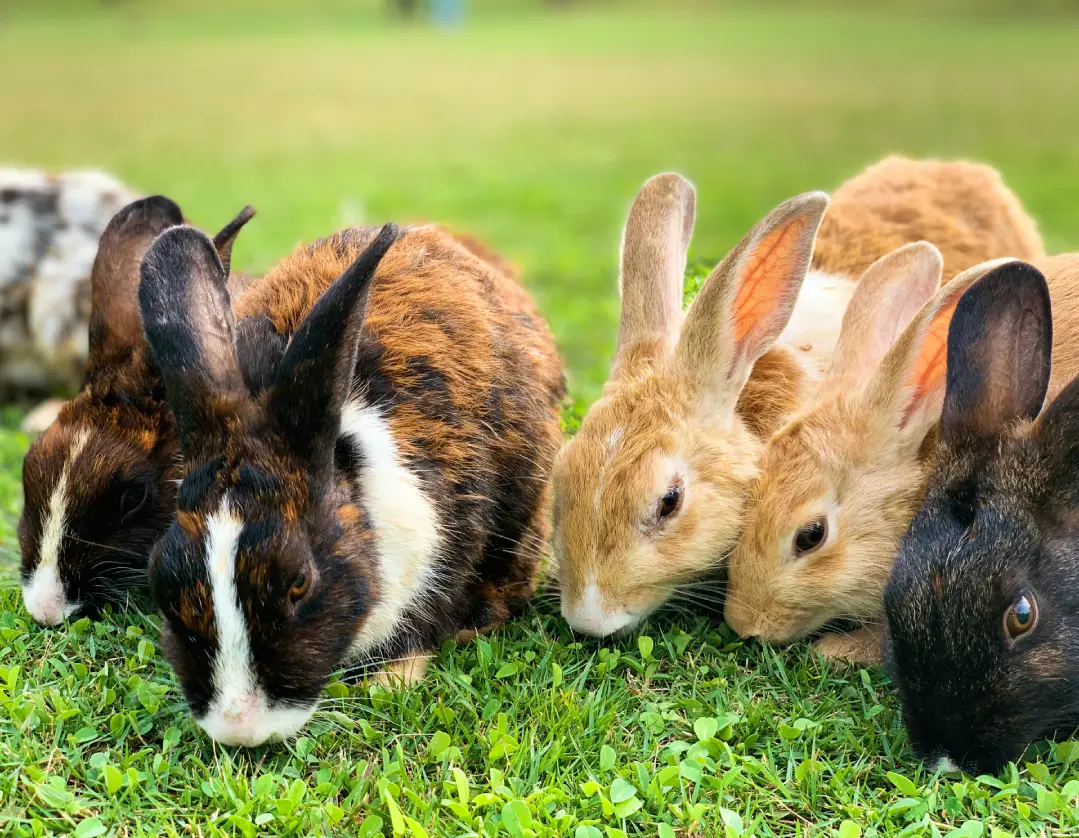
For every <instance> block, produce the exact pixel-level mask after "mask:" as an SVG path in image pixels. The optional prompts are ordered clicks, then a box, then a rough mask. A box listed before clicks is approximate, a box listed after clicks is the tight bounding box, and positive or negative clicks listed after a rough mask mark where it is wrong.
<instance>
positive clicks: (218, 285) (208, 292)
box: [139, 227, 247, 455]
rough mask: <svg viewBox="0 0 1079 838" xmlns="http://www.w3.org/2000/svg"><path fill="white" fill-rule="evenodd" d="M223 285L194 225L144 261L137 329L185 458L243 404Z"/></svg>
mask: <svg viewBox="0 0 1079 838" xmlns="http://www.w3.org/2000/svg"><path fill="white" fill-rule="evenodd" d="M225 281H226V277H225V270H224V267H223V266H222V264H221V260H220V259H219V258H218V256H217V250H216V249H215V248H214V244H213V242H212V241H210V239H209V237H208V236H206V234H205V233H203V232H201V231H199V230H196V229H195V228H194V227H174V228H172V229H170V230H166V231H165V232H164V233H162V234H161V235H160V236H158V237H157V239H156V240H155V241H154V243H153V245H152V246H151V247H150V249H149V250H148V251H147V252H146V257H145V258H144V259H143V260H142V281H141V282H140V283H139V308H140V309H141V311H142V324H143V328H144V329H145V331H146V339H147V341H148V342H149V344H150V352H151V354H152V356H153V359H154V362H155V363H156V364H157V366H158V368H159V369H160V370H161V374H162V377H163V378H164V380H165V389H166V392H167V394H168V401H169V407H170V408H171V409H172V412H173V414H174V415H175V416H176V422H177V425H178V427H179V431H180V445H181V448H182V449H183V452H184V454H185V455H188V454H190V453H191V452H192V451H193V450H194V446H196V445H197V444H198V442H199V440H200V439H201V438H202V437H203V436H207V435H214V434H216V433H219V432H221V431H222V429H223V422H224V421H225V420H226V419H227V418H228V417H230V416H232V415H234V414H235V411H236V408H237V406H238V405H239V403H240V402H242V401H244V400H245V399H246V398H247V395H246V391H245V389H244V385H243V377H242V376H241V375H240V367H239V363H238V362H237V360H236V347H235V344H234V339H233V317H232V308H231V306H230V304H229V295H228V290H227V289H226V287H225Z"/></svg>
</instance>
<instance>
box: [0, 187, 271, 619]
mask: <svg viewBox="0 0 1079 838" xmlns="http://www.w3.org/2000/svg"><path fill="white" fill-rule="evenodd" d="M253 213H254V210H252V209H251V208H250V207H248V208H245V209H244V211H243V212H241V213H240V215H238V216H237V217H236V219H235V220H234V221H232V222H231V223H230V224H229V225H227V226H226V227H225V228H224V229H223V230H222V231H221V232H220V233H219V234H218V236H217V238H216V241H217V246H218V248H219V250H220V253H221V255H222V258H223V259H224V260H225V261H226V262H228V261H229V256H230V254H231V251H232V244H233V241H234V239H235V236H236V234H237V233H238V232H239V230H240V228H241V227H242V226H243V225H244V224H245V223H246V222H247V221H248V219H250V217H251V216H252V215H253ZM182 223H183V216H182V215H181V212H180V208H179V207H178V206H177V205H176V204H175V203H173V202H172V201H170V200H169V199H168V198H164V197H162V196H160V195H158V196H154V197H150V198H144V199H142V200H138V201H135V202H133V203H131V204H128V205H127V206H126V207H124V208H123V209H121V210H120V211H119V212H118V213H117V214H116V215H115V216H114V217H113V218H112V220H111V221H110V222H109V224H108V226H107V227H106V229H105V232H104V233H103V234H102V236H101V241H100V244H99V247H98V249H97V254H96V258H95V259H94V266H93V270H92V272H91V278H90V285H91V314H90V321H89V333H90V354H89V360H88V362H87V365H86V372H85V377H84V382H83V386H82V390H81V391H80V392H79V394H78V395H77V396H76V397H75V398H74V399H72V400H71V401H70V402H68V403H67V404H66V405H65V406H64V407H63V408H62V409H61V411H60V413H59V415H58V417H57V418H56V420H55V421H54V422H53V423H52V424H51V425H50V426H49V427H48V428H47V429H46V430H45V432H44V433H43V434H42V435H41V436H40V437H38V438H37V439H36V440H35V441H34V443H33V444H32V445H31V446H30V450H29V451H28V452H27V454H26V458H25V460H24V461H23V496H24V505H23V512H22V517H21V519H20V521H19V530H18V531H19V545H20V549H21V553H22V592H23V602H24V603H25V605H26V608H27V610H28V611H29V612H30V615H31V616H32V617H33V618H34V619H35V620H36V621H37V622H39V623H42V624H43V625H58V624H60V623H61V622H63V621H64V620H65V619H67V618H69V617H72V616H78V615H82V614H90V615H93V614H95V613H96V612H97V611H98V610H99V609H100V608H101V606H102V605H104V604H105V603H106V602H109V601H118V600H120V599H122V598H123V596H124V595H125V593H126V592H127V591H128V590H130V588H131V587H133V586H135V585H138V584H141V583H143V582H144V581H145V572H146V563H147V561H148V558H149V554H150V547H151V546H152V545H153V543H154V541H155V540H156V539H157V538H158V536H160V535H161V533H162V532H163V531H164V530H165V527H166V526H168V522H169V520H170V519H171V516H172V510H173V507H174V505H175V504H174V498H175V491H176V489H175V480H176V478H178V477H179V467H180V460H179V447H178V444H177V441H176V431H175V426H174V423H173V420H172V416H171V414H170V413H169V410H168V406H167V405H166V403H165V392H164V387H163V385H162V383H161V380H160V376H159V375H158V373H157V371H156V369H155V368H154V366H153V364H152V362H151V361H150V359H149V356H148V354H147V347H146V342H145V338H144V337H143V333H142V325H141V323H140V320H139V311H138V302H137V299H136V295H137V293H138V282H139V264H140V262H141V260H142V256H143V254H144V253H145V252H146V249H147V248H148V247H149V246H150V244H151V242H152V241H153V240H154V237H155V236H156V235H157V234H158V233H160V232H161V231H162V230H165V229H167V228H169V227H172V226H175V225H178V224H182Z"/></svg>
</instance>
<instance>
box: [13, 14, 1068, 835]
mask: <svg viewBox="0 0 1079 838" xmlns="http://www.w3.org/2000/svg"><path fill="white" fill-rule="evenodd" d="M181 5H182V4H180V3H178V2H168V3H166V2H164V0H163V1H162V2H161V3H158V4H154V3H151V4H129V5H128V6H126V7H121V9H120V10H119V11H98V10H97V7H96V6H92V4H89V3H88V2H70V3H68V4H67V6H68V7H69V9H68V12H67V14H65V16H64V17H63V18H62V19H56V18H52V19H50V18H49V17H48V16H46V15H44V14H43V13H42V11H41V7H40V5H35V4H33V3H17V4H16V7H13V8H12V9H10V10H8V11H7V12H5V11H3V10H0V79H3V80H4V82H3V84H2V85H0V161H2V162H3V163H18V164H33V165H40V166H45V167H49V168H60V167H67V166H82V165H94V166H101V167H104V168H106V169H108V170H110V171H112V172H114V173H116V174H117V175H119V176H120V177H122V178H124V179H126V180H127V181H129V182H130V183H131V184H133V185H134V186H136V187H137V188H139V189H142V190H145V191H155V192H163V193H166V194H168V195H170V196H172V197H173V198H175V199H176V200H177V201H178V202H179V203H180V204H181V206H183V207H184V209H185V211H186V212H187V214H188V215H189V216H190V217H191V218H192V219H194V220H195V221H196V222H198V223H201V224H204V225H205V226H207V227H214V226H215V225H219V224H221V223H222V222H223V221H225V220H226V219H228V218H230V217H231V216H232V214H233V213H234V212H235V211H236V210H238V209H239V208H240V207H241V206H243V205H244V204H245V203H253V204H254V205H256V206H257V207H258V209H259V216H258V218H257V219H256V220H255V221H254V222H253V223H252V224H251V225H250V226H249V228H247V229H245V231H244V233H243V235H242V236H241V238H240V241H239V244H238V246H237V249H236V255H235V259H234V262H235V263H236V264H237V265H238V266H240V267H242V268H246V269H251V270H262V269H265V268H267V267H268V266H270V265H272V264H273V262H274V261H275V260H276V259H278V258H280V257H281V256H283V255H284V254H285V253H286V252H288V250H289V249H290V248H291V247H292V246H293V245H294V244H296V243H297V242H299V241H301V240H305V239H310V238H312V237H316V236H320V235H323V234H325V233H328V232H329V231H331V230H333V229H335V228H338V227H341V226H344V225H347V224H350V223H357V222H366V221H370V222H376V221H381V220H384V219H391V218H392V219H395V220H399V221H409V220H426V219H430V220H438V221H442V222H446V223H448V224H451V225H453V226H456V227H459V228H461V229H467V230H470V231H473V232H475V233H477V234H479V235H480V236H482V237H483V238H485V239H487V240H489V241H490V242H491V243H492V244H493V245H494V246H495V247H497V248H498V249H499V250H501V251H503V252H505V253H506V254H508V255H509V256H510V257H511V258H512V259H513V260H514V261H515V262H516V263H517V264H519V265H520V267H521V269H522V271H523V275H524V277H525V282H526V284H527V285H528V286H529V287H530V288H531V289H532V290H533V292H534V293H535V295H536V296H537V298H538V300H539V301H540V303H541V305H542V307H543V309H544V311H545V312H546V313H547V315H548V317H549V319H550V321H551V323H552V326H553V328H554V331H555V333H556V335H557V338H558V340H559V344H560V346H561V348H562V350H563V351H564V354H565V357H566V361H567V365H568V368H569V373H570V384H571V390H572V393H573V396H574V398H575V400H576V401H577V402H578V404H579V405H581V406H584V405H587V403H588V402H589V401H591V400H592V399H594V398H595V397H596V396H597V394H598V392H599V389H600V387H601V386H602V383H603V381H604V378H605V375H606V370H607V360H608V358H609V356H610V353H611V351H612V348H613V338H614V334H615V325H616V319H617V295H616V291H615V277H616V258H617V245H618V236H619V231H620V227H621V224H622V221H623V219H624V214H625V210H626V208H627V206H628V202H629V200H630V199H631V197H632V195H633V194H634V192H635V190H636V188H637V187H638V186H639V185H640V183H641V182H642V181H643V180H644V179H645V178H646V177H647V176H648V175H650V174H652V173H654V172H656V171H659V170H663V169H675V170H678V171H681V172H683V173H684V174H686V175H687V176H689V177H690V178H691V179H692V180H693V181H694V182H695V183H696V185H697V187H698V191H699V206H698V225H697V234H696V239H695V242H694V246H693V249H692V251H691V258H692V259H693V261H694V263H695V264H698V265H699V264H705V263H710V262H714V261H716V260H718V259H719V258H720V257H721V256H722V255H723V254H724V253H725V252H726V250H727V249H728V248H729V247H730V246H731V245H733V244H734V243H735V242H736V241H737V239H738V238H739V237H740V236H741V234H742V233H743V232H745V231H746V230H747V229H748V228H749V227H750V226H751V225H752V223H753V222H754V221H755V220H756V219H757V218H758V217H760V216H761V215H763V214H764V213H765V212H766V211H767V210H768V209H769V208H770V207H771V206H773V205H774V204H775V203H777V202H778V201H780V200H782V199H783V198H786V197H789V196H790V195H793V194H795V193H798V192H802V191H805V190H808V189H816V188H823V189H828V188H831V187H833V186H834V185H836V184H837V183H838V182H839V181H841V180H842V179H843V178H844V177H846V176H848V175H851V174H853V173H854V172H855V171H856V170H857V169H859V168H860V167H861V166H863V165H865V164H866V163H868V162H871V161H872V160H874V159H876V158H877V157H879V156H881V155H882V154H884V153H887V152H892V151H902V152H905V153H908V154H912V155H930V154H934V155H941V156H967V157H973V158H979V159H983V160H986V161H989V162H991V163H993V164H995V165H996V166H998V167H999V168H1000V169H1001V170H1002V171H1003V173H1004V175H1005V178H1006V180H1007V181H1008V183H1009V184H1010V185H1011V186H1012V187H1013V188H1015V190H1016V191H1017V192H1018V193H1019V194H1020V196H1021V197H1022V199H1023V200H1024V202H1025V203H1026V204H1027V206H1028V208H1029V209H1030V210H1031V211H1032V213H1033V214H1034V215H1035V216H1036V217H1037V219H1038V220H1039V222H1040V224H1041V227H1042V230H1043V233H1044V235H1045V238H1046V241H1047V244H1048V245H1049V247H1050V249H1052V250H1064V249H1068V248H1075V249H1079V199H1077V198H1076V187H1075V185H1076V184H1077V183H1079V140H1077V139H1076V138H1079V110H1077V109H1076V108H1075V106H1074V105H1075V100H1076V95H1077V93H1079V82H1077V79H1079V54H1077V52H1076V50H1075V45H1076V43H1079V24H1076V23H1074V22H1070V21H1068V20H1066V19H1061V18H1045V19H1039V20H1017V19H1006V18H1001V19H993V20H974V19H969V18H962V17H941V18H935V19H933V18H909V19H901V18H895V17H887V16H883V15H877V16H865V17H861V18H852V17H849V16H841V15H838V14H835V13H826V12H814V13H809V12H804V13H796V12H794V11H792V10H793V9H794V8H797V7H795V6H792V5H790V4H784V5H782V6H780V7H779V8H780V9H781V10H782V11H774V12H772V13H767V12H765V11H760V10H758V11H753V10H750V9H748V8H745V7H736V8H732V9H731V10H729V11H726V12H721V11H718V10H716V9H712V10H710V11H704V9H708V8H709V5H708V4H703V3H699V4H695V11H686V12H674V11H660V10H659V6H658V4H653V5H652V7H651V10H649V9H648V8H646V7H643V6H638V5H634V6H630V7H623V6H622V5H621V4H618V3H615V2H613V0H604V2H596V3H594V4H587V3H581V4H580V9H579V10H576V11H571V12H567V13H560V14H550V13H546V12H543V11H540V10H538V9H537V8H532V7H535V6H539V5H540V4H538V3H523V2H522V3H520V4H519V5H520V6H521V8H520V9H518V10H517V13H515V14H510V13H508V12H506V11H505V10H504V9H502V10H500V8H499V5H498V4H496V3H493V2H486V3H483V2H480V3H477V4H476V5H477V9H476V19H475V20H474V21H473V23H472V24H471V25H470V26H469V28H467V29H466V30H464V31H460V32H454V33H437V32H431V31H428V30H426V29H424V28H421V27H417V28H406V27H401V26H396V25H394V26H389V25H387V24H386V23H385V22H384V21H383V20H382V19H381V18H380V16H379V15H378V14H377V12H376V10H375V9H374V8H373V6H375V5H377V4H374V3H372V2H367V3H358V4H356V8H352V7H351V6H350V4H348V3H344V2H324V3H321V4H319V11H318V13H312V14H307V15H302V14H300V13H299V12H297V11H296V6H297V4H296V3H291V4H290V3H289V2H284V0H273V1H272V2H267V3H254V2H252V0H232V2H230V3H227V4H223V5H224V8H223V9H221V8H217V9H215V8H214V4H211V3H208V2H200V3H198V4H195V7H194V8H193V9H186V10H185V11H183V12H179V11H175V12H173V13H171V14H169V13H166V12H163V11H161V10H160V9H157V7H158V6H160V7H161V8H166V9H167V8H173V9H179V8H180V7H181ZM125 8H126V11H125V10H124V9H125ZM17 425H18V412H17V411H14V410H9V411H7V412H6V413H0V562H2V563H3V567H4V571H5V572H4V578H6V579H8V580H9V583H8V585H7V586H6V587H4V589H3V590H2V592H0V829H2V830H3V832H4V833H5V834H16V835H43V834H48V833H52V832H65V831H74V832H75V834H76V835H79V836H81V838H93V836H98V835H106V834H110V835H124V836H126V835H147V836H150V835H157V834H169V835H197V836H209V835H219V834H227V835H236V836H243V838H248V836H252V835H255V834H258V833H263V832H265V833H280V834H288V835H308V834H340V835H367V836H371V835H377V834H383V835H387V836H388V835H391V834H404V835H417V836H422V835H431V836H435V835H439V836H441V835H475V834H484V835H496V834H503V835H529V834H536V835H575V836H577V838H605V837H606V836H612V837H613V836H620V835H622V834H623V833H625V834H629V835H636V834H641V835H656V834H659V835H661V836H674V835H682V836H688V835H706V836H710V835H724V834H726V835H731V836H734V835H740V834H744V835H750V834H755V835H759V836H765V835H811V834H812V835H818V834H821V835H835V834H838V835H839V836H841V837H842V838H855V836H858V835H864V836H869V835H882V836H883V835H923V834H924V835H937V834H940V835H947V834H949V833H950V832H951V831H952V830H955V829H959V830H960V831H959V832H958V833H957V834H959V835H962V836H970V837H971V838H973V836H978V835H985V836H987V838H988V836H990V835H994V836H996V835H1007V834H1011V835H1030V834H1060V835H1063V834H1068V833H1071V834H1076V833H1079V808H1077V796H1079V742H1064V743H1060V744H1057V745H1049V744H1042V745H1039V746H1035V747H1034V748H1033V749H1032V752H1031V754H1030V759H1031V762H1030V763H1029V764H1028V763H1024V764H1022V765H1020V766H1018V767H1017V768H1016V769H1015V770H1012V771H1009V772H1007V773H1005V774H1004V775H1002V776H1001V777H997V778H992V777H980V778H960V777H941V776H937V775H933V774H930V773H927V772H926V770H925V768H924V767H923V766H921V765H920V764H919V763H918V761H917V760H916V759H915V758H914V757H913V755H912V754H911V753H910V751H909V750H908V748H907V743H906V737H905V735H904V733H903V731H902V727H901V720H900V717H899V713H898V705H897V702H896V701H895V698H894V696H893V695H892V691H891V689H890V687H889V684H888V681H887V679H886V678H885V677H884V675H883V674H882V673H880V672H877V671H873V670H865V669H858V668H848V667H843V666H837V665H832V664H828V663H826V662H824V661H823V660H822V659H820V658H818V657H817V656H815V655H814V654H813V653H811V652H810V651H809V650H808V649H806V648H804V647H795V648H789V649H770V648H762V647H760V646H744V645H742V644H741V643H739V642H737V641H736V639H735V638H734V637H733V635H732V634H731V633H730V632H729V631H728V630H727V629H726V627H725V626H723V625H722V624H721V622H720V620H719V618H718V617H717V616H716V615H715V614H708V613H703V612H702V611H701V609H700V605H701V603H702V602H706V601H714V600H715V597H716V592H715V591H714V590H710V589H707V588H702V589H701V590H700V591H698V592H696V593H695V594H694V598H693V600H692V601H688V600H687V601H685V602H682V603H680V604H678V605H676V606H675V607H672V608H671V609H669V610H668V611H665V612H664V613H662V614H661V615H659V616H658V617H657V618H655V619H653V620H652V621H650V622H649V623H648V624H647V625H645V626H644V627H643V628H642V629H641V631H640V632H639V633H638V634H635V635H633V636H630V637H626V638H621V639H618V640H616V641H611V642H606V643H597V642H595V641H591V640H589V641H584V642H581V641H578V640H576V639H575V638H574V637H573V636H572V635H571V634H570V633H569V631H568V630H567V628H566V627H565V625H564V624H563V623H562V622H561V621H560V619H559V617H558V613H557V606H556V604H555V603H553V602H552V601H550V599H549V598H542V597H541V598H540V599H538V600H537V602H536V604H535V607H534V608H533V609H532V610H530V611H529V612H528V613H526V614H525V615H524V616H523V617H522V618H521V619H519V620H518V621H517V622H516V623H514V624H513V625H511V626H509V627H507V628H506V630H504V631H502V632H500V633H499V634H498V635H497V636H495V637H493V638H491V639H490V640H489V641H488V640H480V641H477V642H476V643H474V644H471V645H467V646H460V647H456V646H454V645H453V644H447V645H446V647H445V648H444V649H443V650H442V653H441V654H440V656H439V657H438V659H437V661H436V662H435V665H434V666H432V668H431V672H430V674H429V676H428V678H427V679H426V681H425V682H424V683H423V684H422V685H421V686H418V687H416V688H413V689H410V690H407V691H403V692H395V693H389V692H386V691H384V690H382V689H381V688H378V687H369V686H366V685H362V684H361V685H345V684H335V685H333V687H332V688H331V694H332V697H331V698H329V699H328V700H327V701H326V703H325V705H324V709H323V711H322V712H320V714H319V716H318V717H317V721H316V723H315V724H313V725H312V726H311V727H310V728H309V730H307V731H306V732H305V734H304V735H303V736H302V737H300V738H299V739H297V740H296V741H294V742H291V743H288V744H287V745H278V746H274V747H269V748H262V749H258V750H254V751H235V750H228V749H224V748H221V747H216V746H215V745H214V744H213V743H212V742H210V741H209V740H208V739H206V738H205V737H204V736H203V735H202V734H201V733H200V732H199V730H198V729H197V727H196V726H195V725H194V723H193V722H192V721H191V719H190V717H189V715H188V714H187V712H186V710H185V708H184V706H183V702H182V697H181V695H180V692H179V689H178V686H177V685H176V682H175V681H174V679H173V677H172V674H171V672H170V670H169V668H168V666H167V665H166V664H165V662H164V660H163V659H162V658H161V656H160V654H159V652H158V650H157V648H156V645H155V641H156V634H157V632H156V618H155V617H153V616H147V615H141V614H136V613H128V614H119V615H115V616H112V617H110V618H108V619H106V620H104V621H101V622H98V623H95V624H87V623H85V622H82V623H78V624H76V625H74V626H73V627H70V628H68V629H66V630H62V631H56V630H51V631H49V630H42V629H40V628H38V627H37V626H35V625H33V624H32V623H31V622H30V620H29V618H28V616H27V615H26V614H25V612H24V611H23V610H22V606H21V603H20V601H19V595H18V591H17V589H16V588H15V587H14V580H15V570H14V569H15V565H16V563H17V546H16V543H15V538H14V522H15V520H16V517H17V515H18V511H19V507H20V504H21V489H20V482H19V468H20V461H21V457H22V453H23V451H24V450H25V447H26V445H27V440H26V439H25V438H24V437H22V436H21V435H20V434H19V433H18V432H17V431H16V430H15V428H16V427H17ZM144 607H145V606H144ZM529 830H531V832H530V831H529Z"/></svg>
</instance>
